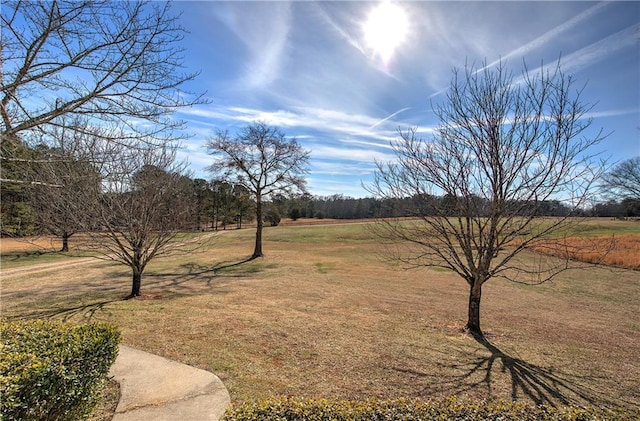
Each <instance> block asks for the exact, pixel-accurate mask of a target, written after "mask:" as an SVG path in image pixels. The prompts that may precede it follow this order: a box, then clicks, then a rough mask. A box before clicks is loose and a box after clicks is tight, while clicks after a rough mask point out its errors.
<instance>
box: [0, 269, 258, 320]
mask: <svg viewBox="0 0 640 421" xmlns="http://www.w3.org/2000/svg"><path fill="white" fill-rule="evenodd" d="M254 260H255V259H252V258H245V259H240V260H232V261H224V262H220V263H217V264H215V265H213V266H205V265H198V264H195V263H185V264H183V265H181V266H180V267H179V268H178V270H176V271H175V272H171V273H151V272H150V273H148V274H144V275H143V277H142V296H141V297H136V298H134V299H135V300H156V299H165V298H175V297H178V296H188V295H195V294H199V293H203V292H204V293H211V292H212V291H216V292H217V293H221V292H223V289H221V288H222V286H223V285H224V283H225V280H228V279H229V278H238V277H243V276H247V275H250V274H254V273H256V272H259V271H261V270H263V266H262V264H261V263H253V264H250V265H247V264H248V263H249V262H252V261H254ZM123 276H127V278H126V279H128V282H130V279H129V278H128V275H127V274H126V272H125V271H121V270H116V271H111V272H108V273H105V276H104V277H103V278H101V279H100V280H93V281H89V282H83V283H82V284H75V285H69V284H66V283H64V284H63V283H61V284H59V285H58V284H56V285H53V286H48V287H47V288H46V289H44V290H38V291H36V292H35V293H36V295H37V297H36V298H33V296H34V290H24V291H22V290H20V291H9V292H5V291H3V295H4V298H5V299H7V298H11V299H12V300H14V301H18V302H20V301H22V300H27V299H29V298H31V299H30V300H29V301H28V302H25V303H24V304H23V305H21V306H20V307H18V308H16V309H13V310H11V311H10V313H11V314H9V315H6V314H5V316H8V317H9V318H11V319H34V318H55V319H61V320H63V321H81V322H91V321H94V320H96V319H100V318H101V316H100V315H101V314H102V313H103V312H105V311H109V310H108V308H107V307H108V306H109V305H110V304H114V303H117V302H122V301H126V300H127V299H130V296H127V295H126V293H125V292H126V291H127V290H128V288H130V284H128V285H127V284H122V283H121V282H119V281H120V280H122V279H123ZM110 278H111V279H110ZM116 278H117V280H118V284H117V285H115V284H114V282H115V281H116ZM38 297H41V298H38Z"/></svg>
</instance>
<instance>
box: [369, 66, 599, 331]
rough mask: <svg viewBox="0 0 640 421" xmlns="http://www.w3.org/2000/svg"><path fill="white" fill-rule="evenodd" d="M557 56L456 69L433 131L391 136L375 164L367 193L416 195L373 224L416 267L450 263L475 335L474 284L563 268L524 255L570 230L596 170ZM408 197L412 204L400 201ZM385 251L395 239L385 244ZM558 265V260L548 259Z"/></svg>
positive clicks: (581, 112) (531, 278) (585, 123)
mask: <svg viewBox="0 0 640 421" xmlns="http://www.w3.org/2000/svg"><path fill="white" fill-rule="evenodd" d="M573 89H574V82H573V80H572V78H571V77H570V76H567V75H565V74H563V73H562V72H561V70H560V67H559V65H558V66H557V67H556V68H555V69H553V70H552V71H548V70H544V69H542V70H541V71H540V72H538V73H536V74H530V73H529V72H528V70H527V69H526V67H525V71H524V72H523V75H522V77H521V78H517V79H515V78H514V77H513V75H512V74H511V73H510V72H509V71H508V70H507V69H506V66H505V65H504V63H501V64H500V65H499V66H498V67H496V68H494V69H491V68H487V67H486V66H484V67H483V68H481V69H479V70H478V69H476V68H474V67H466V68H465V72H464V73H462V74H460V72H458V71H454V75H453V79H452V83H451V86H450V89H449V92H448V94H447V100H448V101H447V102H445V103H444V104H442V105H438V106H436V107H435V113H436V115H437V116H438V117H439V120H440V124H439V125H438V127H437V128H435V130H434V136H433V139H431V140H430V141H429V140H426V139H423V138H422V137H421V136H420V134H419V132H418V130H417V129H415V128H414V129H409V130H406V131H402V130H401V131H400V136H399V139H398V140H396V141H394V142H392V145H391V146H392V147H393V149H394V151H395V153H396V155H397V161H395V162H391V163H387V164H384V163H378V171H377V174H376V180H375V182H374V184H373V186H371V191H372V192H374V193H375V194H376V195H377V196H379V197H382V198H397V199H403V198H412V199H413V200H412V201H411V203H413V204H414V205H415V206H414V207H413V208H412V209H408V210H407V211H408V214H410V215H414V216H416V217H418V219H416V220H415V221H412V222H398V221H382V222H381V223H380V224H378V225H377V233H378V234H379V235H380V236H381V237H382V238H384V239H386V240H388V241H389V243H390V244H393V245H394V246H396V247H397V248H396V251H397V252H394V253H391V252H390V253H391V254H390V255H389V256H390V257H392V258H396V259H398V260H400V261H402V262H404V263H406V264H408V265H412V266H436V267H443V268H447V269H450V270H452V271H453V272H455V273H456V274H458V275H459V276H460V277H461V278H462V279H464V280H465V281H466V282H467V284H468V286H469V306H468V320H467V324H466V330H467V331H469V332H470V333H472V334H474V335H475V336H477V337H482V330H481V327H480V301H481V294H482V286H483V285H484V284H485V282H487V281H488V280H489V279H492V278H496V277H501V278H505V279H508V280H511V281H515V282H524V283H539V282H544V281H546V280H548V279H551V278H552V277H553V276H555V275H556V274H557V273H559V272H560V271H562V270H564V269H566V268H567V262H566V261H563V262H558V261H555V260H553V259H551V258H545V259H539V260H538V261H536V262H533V261H532V260H530V259H523V258H519V257H521V256H520V255H521V252H523V251H524V250H526V249H527V248H528V247H530V246H532V245H533V244H535V243H536V242H538V241H540V240H541V239H545V238H548V237H550V236H552V235H553V234H554V233H558V232H559V231H560V230H562V229H563V228H565V227H566V225H567V224H568V223H570V222H571V221H572V220H571V218H570V216H571V215H572V212H575V211H577V210H579V209H580V208H581V206H583V205H584V203H585V201H586V199H587V198H588V195H589V192H590V191H591V190H592V188H593V186H594V184H593V183H594V181H595V180H596V179H597V177H598V176H599V175H600V173H601V171H602V165H601V164H593V162H592V161H593V157H592V156H590V155H589V154H588V149H589V148H590V147H591V146H593V145H595V144H597V143H598V142H599V141H600V140H601V139H602V136H601V133H596V134H595V136H592V137H588V133H587V132H586V129H587V128H588V127H589V126H590V125H591V120H590V119H589V118H588V115H587V114H588V111H589V110H590V106H588V105H584V104H583V103H581V102H580V100H579V97H580V93H581V90H578V91H575V92H574V90H573ZM549 200H558V201H562V202H564V203H565V204H566V205H567V207H568V209H569V212H567V215H566V216H562V217H558V218H554V219H548V218H544V219H543V218H537V216H538V215H539V213H540V205H541V204H542V203H545V202H546V201H549ZM406 203H409V202H406ZM389 250H391V247H390V248H389ZM556 263H557V264H556Z"/></svg>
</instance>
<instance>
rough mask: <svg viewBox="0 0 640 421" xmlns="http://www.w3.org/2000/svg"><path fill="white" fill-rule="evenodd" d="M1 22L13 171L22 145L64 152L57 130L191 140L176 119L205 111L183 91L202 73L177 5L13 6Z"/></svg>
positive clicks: (4, 132)
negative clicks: (186, 65) (188, 53)
mask: <svg viewBox="0 0 640 421" xmlns="http://www.w3.org/2000/svg"><path fill="white" fill-rule="evenodd" d="M0 18H1V22H2V41H0V50H1V52H2V66H3V69H2V72H1V73H0V83H1V85H2V93H1V95H0V124H1V125H0V134H1V142H2V146H3V147H2V155H1V156H0V158H1V159H2V164H3V166H4V165H6V164H7V163H8V162H12V161H14V160H16V159H19V158H20V157H16V155H15V153H14V152H15V151H17V150H20V145H21V144H22V143H24V142H32V143H34V144H35V143H43V142H48V141H52V142H54V137H53V136H54V132H55V129H56V127H58V128H59V127H61V126H62V125H63V124H64V122H65V120H72V119H75V118H82V119H89V120H93V121H100V122H101V123H100V124H108V125H111V126H118V127H121V128H122V129H123V130H122V132H121V133H120V135H121V136H122V135H124V136H126V139H127V140H137V141H140V142H147V143H156V144H159V145H162V144H163V143H164V142H166V141H168V140H171V141H173V140H175V139H177V138H180V137H181V134H180V132H179V131H178V129H180V128H181V127H182V126H183V124H182V122H181V121H179V120H175V119H173V118H171V115H170V114H171V113H172V112H173V111H174V110H176V109H177V108H179V107H183V106H188V105H192V104H194V103H198V102H202V99H201V97H199V96H194V95H192V94H190V93H189V92H186V91H184V90H183V89H182V88H181V87H182V86H184V84H185V82H188V81H190V80H192V79H193V78H194V77H195V76H196V73H185V72H184V71H183V49H182V47H180V45H179V44H180V42H181V40H182V38H183V34H184V30H183V29H182V28H181V27H180V26H179V25H178V21H177V19H178V16H176V15H173V14H171V11H170V7H169V4H168V3H156V2H147V1H135V2H114V1H81V2H80V1H75V0H52V1H8V2H5V3H4V4H3V6H2V15H1V17H0ZM95 124H97V123H94V125H95ZM83 127H84V126H82V125H80V126H75V129H76V130H82V128H83ZM72 129H74V128H73V127H67V130H72ZM110 140H111V141H114V142H119V141H121V140H122V138H121V137H120V138H112V139H110ZM54 143H55V142H54ZM2 178H3V179H2V181H3V182H4V183H7V182H12V183H31V182H33V180H29V179H27V180H25V179H24V178H23V177H22V174H18V177H12V176H11V174H6V173H3V174H2ZM36 181H37V180H36Z"/></svg>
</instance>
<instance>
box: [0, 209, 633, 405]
mask: <svg viewBox="0 0 640 421" xmlns="http://www.w3.org/2000/svg"><path fill="white" fill-rule="evenodd" d="M593 224H594V225H592V227H593V229H591V230H587V231H589V232H588V233H593V231H597V234H600V235H602V234H608V233H614V232H615V233H617V232H619V233H637V231H636V227H638V226H639V225H640V224H639V223H637V222H633V221H597V222H593ZM264 238H265V244H264V251H265V253H266V256H265V257H264V258H261V259H258V260H254V261H248V262H247V261H246V259H247V257H248V256H249V255H250V253H251V251H252V241H253V230H250V229H243V230H238V231H235V230H234V231H227V232H225V233H224V234H222V235H220V236H219V237H217V239H216V240H215V241H214V242H213V244H212V246H211V247H210V248H208V249H206V250H200V251H199V252H196V253H192V254H190V255H188V256H176V257H172V258H166V259H163V260H158V261H157V262H155V263H152V264H151V265H150V267H149V268H148V270H147V273H146V275H145V276H144V277H143V284H142V289H143V293H144V294H145V296H144V297H143V298H141V299H138V300H129V301H122V297H124V296H126V295H127V294H128V292H129V291H130V279H129V276H130V275H129V272H128V271H127V268H125V267H121V266H118V265H114V264H113V263H110V262H104V261H94V260H88V261H84V258H67V257H61V258H60V259H62V260H60V261H62V262H63V264H62V265H60V264H57V263H56V262H53V263H50V264H49V268H47V267H46V266H44V265H43V266H41V267H40V268H39V269H38V270H37V271H29V270H27V269H28V267H29V266H32V265H37V264H40V263H39V262H38V260H37V259H35V258H34V259H32V260H30V261H28V262H26V263H24V264H19V265H18V264H16V265H14V266H12V267H11V268H9V269H7V270H6V271H4V270H3V275H2V314H3V316H7V317H11V318H22V317H56V318H63V319H68V320H72V321H75V322H84V321H88V320H102V321H109V322H112V323H115V324H116V325H118V326H119V328H120V330H121V332H122V336H123V342H124V343H126V344H127V345H130V346H133V347H137V348H140V349H144V350H146V351H149V352H152V353H155V354H159V355H162V356H165V357H168V358H171V359H175V360H178V361H181V362H184V363H187V364H190V365H193V366H197V367H200V368H203V369H206V370H210V371H213V372H214V373H216V374H217V375H218V376H219V377H220V378H221V379H222V380H223V381H224V383H225V384H226V386H227V387H228V388H229V390H230V392H231V395H232V399H233V400H235V401H239V400H246V399H254V398H260V397H267V396H270V395H274V394H275V395H295V396H306V397H337V398H353V399H358V398H367V397H381V398H397V397H424V398H428V397H431V396H443V395H450V394H455V395H458V396H461V397H470V398H488V399H509V400H511V399H516V400H525V401H532V402H536V403H548V404H552V405H563V404H577V405H584V404H595V405H606V406H624V407H627V408H634V409H637V408H638V402H640V363H638V360H637V356H638V355H640V312H638V297H640V273H639V272H638V271H632V270H626V269H612V268H606V267H595V266H594V267H588V268H582V269H576V270H575V271H569V272H566V273H563V274H562V275H561V276H560V277H558V278H557V279H556V280H555V281H553V282H551V283H547V284H543V285H540V286H532V287H529V286H523V285H516V284H510V283H507V282H503V281H498V280H492V281H489V283H488V284H487V285H486V286H485V288H484V290H483V291H484V297H483V308H482V315H483V328H484V330H485V332H486V333H487V336H488V338H489V341H490V344H484V345H483V344H481V343H478V342H476V341H475V340H474V339H473V338H471V337H469V336H467V335H465V334H463V333H462V332H461V327H462V326H463V325H464V323H465V321H466V311H467V309H466V306H467V298H468V294H467V293H468V291H467V286H466V284H465V283H464V282H463V281H462V280H460V279H458V278H456V277H455V275H453V274H451V273H448V272H445V271H434V270H427V269H423V270H411V271H406V270H403V269H402V268H400V267H396V266H393V265H390V264H386V263H383V262H382V261H381V260H380V259H379V258H378V256H377V254H376V252H378V251H380V250H381V249H380V246H379V244H378V242H377V241H376V239H375V238H371V237H370V235H369V233H368V231H367V230H366V229H365V228H364V225H362V224H348V225H346V224H345V225H338V224H334V225H317V226H311V225H308V226H281V227H275V228H266V229H265V235H264ZM72 246H73V245H72ZM2 250H3V268H4V267H5V266H4V259H5V256H6V255H9V254H10V247H9V244H8V243H5V242H3V245H2ZM80 259H82V260H83V261H82V262H81V263H80ZM73 262H76V265H71V264H70V263H73ZM45 263H47V262H45Z"/></svg>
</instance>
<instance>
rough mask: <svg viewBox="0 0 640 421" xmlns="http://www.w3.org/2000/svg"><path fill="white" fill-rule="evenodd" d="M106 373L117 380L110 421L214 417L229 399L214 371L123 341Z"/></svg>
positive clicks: (196, 420)
mask: <svg viewBox="0 0 640 421" xmlns="http://www.w3.org/2000/svg"><path fill="white" fill-rule="evenodd" d="M109 375H111V376H112V377H113V378H114V379H115V380H116V381H117V382H118V383H120V402H119V403H118V407H117V408H116V414H115V416H114V417H113V421H146V420H150V421H151V420H162V421H172V420H176V421H178V420H180V421H188V420H194V421H209V420H212V421H213V420H219V419H220V418H222V416H223V415H224V411H225V409H226V408H227V405H228V404H229V402H230V398H229V392H228V391H227V389H226V387H225V386H224V384H222V381H220V379H219V378H218V377H217V376H215V375H214V374H213V373H210V372H208V371H205V370H200V369H198V368H194V367H190V366H188V365H185V364H180V363H178V362H175V361H171V360H168V359H166V358H162V357H159V356H157V355H153V354H149V353H148V352H144V351H139V350H137V349H133V348H129V347H128V346H124V345H120V351H119V353H118V357H117V358H116V361H115V363H114V364H113V365H112V366H111V370H110V371H109Z"/></svg>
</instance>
